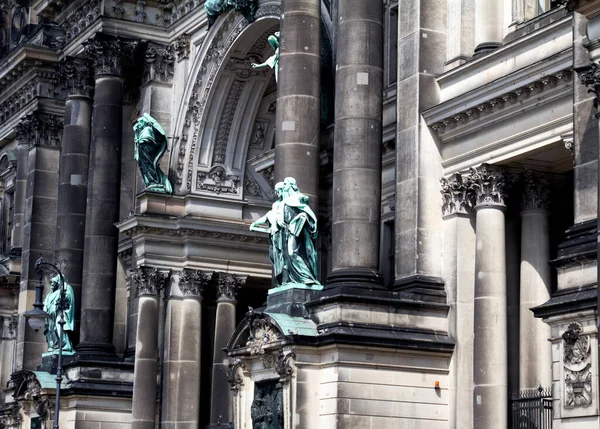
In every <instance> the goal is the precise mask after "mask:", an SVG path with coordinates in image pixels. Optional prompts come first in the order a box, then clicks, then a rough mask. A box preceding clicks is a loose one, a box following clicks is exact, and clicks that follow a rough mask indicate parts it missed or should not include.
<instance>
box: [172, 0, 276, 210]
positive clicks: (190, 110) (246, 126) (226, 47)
mask: <svg viewBox="0 0 600 429" xmlns="http://www.w3.org/2000/svg"><path fill="white" fill-rule="evenodd" d="M280 13H281V10H280V7H279V2H272V3H265V4H263V5H261V7H260V8H259V9H258V11H257V13H256V20H255V21H254V22H252V23H248V21H246V19H245V18H243V17H242V16H241V15H239V14H235V13H234V12H233V11H231V12H229V13H228V14H226V15H225V16H224V17H222V18H221V19H219V20H218V21H217V22H216V23H215V25H213V27H211V29H210V30H209V33H208V34H207V36H206V39H205V40H204V43H203V45H202V48H201V50H200V52H199V54H198V56H197V57H196V59H195V60H194V63H193V64H192V67H191V72H190V78H189V81H188V83H187V85H186V88H185V90H184V94H183V100H184V102H183V103H182V105H181V108H180V111H179V112H178V115H177V120H176V122H175V135H177V136H179V139H178V141H177V142H176V144H175V147H174V148H173V150H172V152H171V153H172V155H171V156H172V158H171V161H170V170H171V171H170V173H171V177H172V178H173V182H174V183H175V192H176V193H178V194H189V193H193V194H199V195H211V194H212V195H214V194H220V195H221V196H227V197H229V198H232V199H242V198H243V177H244V172H245V162H246V154H247V152H248V147H249V145H250V142H251V140H252V138H251V136H252V133H253V131H256V130H255V128H254V123H255V119H256V115H257V112H258V111H259V108H261V103H262V102H263V99H264V98H265V97H264V95H265V90H267V88H268V87H269V82H270V81H271V80H272V74H273V72H272V70H270V69H260V70H258V69H257V70H255V69H252V68H251V66H250V63H251V62H255V61H258V62H262V60H263V58H264V57H265V56H266V55H270V53H269V51H268V50H269V49H270V47H269V45H268V43H267V40H266V38H267V37H268V35H269V33H270V32H274V31H276V30H277V28H278V26H279V16H280ZM273 97H274V99H275V98H276V95H273ZM273 120H274V115H273ZM259 131H261V132H263V131H264V130H259ZM267 134H268V133H267ZM266 137H267V136H265V138H266Z"/></svg>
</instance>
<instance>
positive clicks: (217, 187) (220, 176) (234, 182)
mask: <svg viewBox="0 0 600 429" xmlns="http://www.w3.org/2000/svg"><path fill="white" fill-rule="evenodd" d="M239 182H240V176H236V175H233V174H227V173H226V171H225V167H223V166H221V165H215V166H214V167H212V168H211V169H210V171H208V172H204V171H201V172H199V173H198V179H197V181H196V188H197V189H198V190H200V191H206V192H211V193H214V194H217V195H219V194H234V195H235V194H237V193H238V184H239Z"/></svg>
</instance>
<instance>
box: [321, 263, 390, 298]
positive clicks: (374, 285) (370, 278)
mask: <svg viewBox="0 0 600 429" xmlns="http://www.w3.org/2000/svg"><path fill="white" fill-rule="evenodd" d="M365 293H366V294H367V295H369V296H373V294H376V295H377V296H379V294H380V293H381V295H382V296H384V295H385V296H389V295H390V291H389V290H387V289H386V288H385V287H384V286H383V276H382V275H381V273H379V272H377V271H375V270H360V269H358V270H357V269H347V270H337V271H334V272H333V273H331V274H330V275H329V277H327V285H325V288H324V289H323V295H324V296H331V295H339V294H358V295H362V294H365Z"/></svg>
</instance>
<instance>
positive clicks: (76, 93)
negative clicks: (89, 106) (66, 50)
mask: <svg viewBox="0 0 600 429" xmlns="http://www.w3.org/2000/svg"><path fill="white" fill-rule="evenodd" d="M56 76H57V78H58V79H59V80H60V81H61V83H63V84H64V85H65V87H66V88H67V91H68V94H69V96H70V97H88V98H92V97H93V96H94V78H93V75H92V64H91V63H90V62H89V61H83V60H77V59H75V58H73V57H67V58H65V59H64V60H62V61H61V62H59V63H58V64H57V65H56Z"/></svg>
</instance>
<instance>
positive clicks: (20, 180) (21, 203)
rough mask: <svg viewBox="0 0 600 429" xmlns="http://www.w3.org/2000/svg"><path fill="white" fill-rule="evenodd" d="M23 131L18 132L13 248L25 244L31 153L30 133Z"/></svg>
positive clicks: (23, 129)
mask: <svg viewBox="0 0 600 429" xmlns="http://www.w3.org/2000/svg"><path fill="white" fill-rule="evenodd" d="M19 129H22V131H23V133H21V134H19V133H17V176H16V178H15V207H14V211H15V215H14V226H13V230H12V243H11V248H21V247H22V246H23V225H24V224H25V194H26V193H27V156H28V154H29V142H28V141H27V138H28V133H27V129H26V128H25V127H23V128H19V127H17V130H19Z"/></svg>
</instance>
